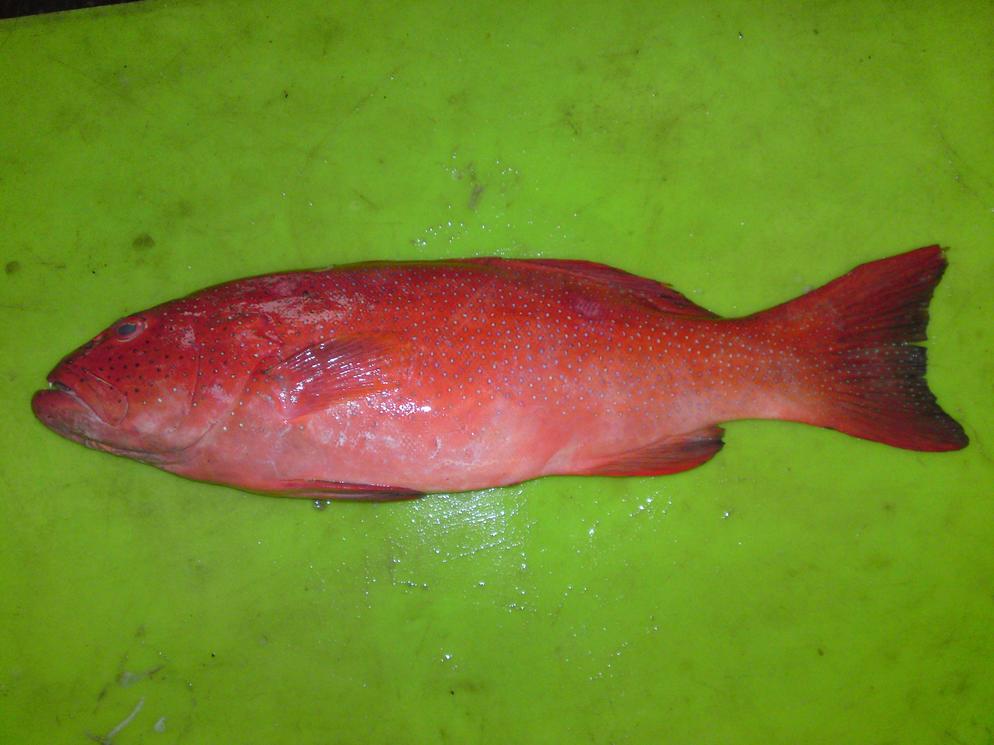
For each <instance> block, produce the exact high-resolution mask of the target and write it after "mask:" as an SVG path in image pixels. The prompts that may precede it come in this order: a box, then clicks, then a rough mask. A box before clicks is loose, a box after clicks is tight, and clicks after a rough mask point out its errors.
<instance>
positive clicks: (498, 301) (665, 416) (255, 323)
mask: <svg viewBox="0 0 994 745" xmlns="http://www.w3.org/2000/svg"><path fill="white" fill-rule="evenodd" d="M945 265H946V262H945V258H944V256H943V253H942V250H941V249H940V248H939V247H938V246H929V247H926V248H921V249H918V250H917V251H911V252H909V253H905V254H901V255H899V256H894V257H891V258H888V259H882V260H880V261H875V262H872V263H869V264H864V265H862V266H859V267H857V268H856V269H854V270H853V271H851V272H849V273H848V274H846V275H845V276H843V277H841V278H839V279H836V280H835V281H833V282H830V283H829V284H827V285H825V286H824V287H821V288H820V289H817V290H814V291H813V292H810V293H808V294H807V295H804V296H802V297H800V298H797V299H796V300H793V301H791V302H788V303H785V304H783V305H779V306H777V307H774V308H772V309H770V310H767V311H764V312H761V313H756V314H754V315H750V316H745V317H742V318H720V317H718V316H717V315H715V314H714V313H711V312H710V311H708V310H705V309H704V308H701V307H700V306H698V305H696V304H694V303H693V302H691V301H690V300H688V299H687V298H685V297H684V296H683V295H681V294H679V293H678V292H676V291H675V290H673V289H671V288H670V287H669V286H667V285H664V284H660V283H658V282H655V281H653V280H651V279H645V278H642V277H638V276H635V275H633V274H628V273H626V272H623V271H620V270H618V269H613V268H611V267H609V266H605V265H602V264H595V263H590V262H585V261H566V260H547V259H530V260H517V259H497V258H481V259H466V260H454V261H429V262H398V263H379V262H374V263H366V264H356V265H351V266H342V267H337V268H333V269H328V270H322V271H302V272H291V273H286V274H275V275H269V276H263V277H254V278H250V279H243V280H238V281H235V282H229V283H227V284H222V285H218V286H216V287H212V288H209V289H206V290H202V291H200V292H197V293H195V294H193V295H190V296H189V297H186V298H183V299H180V300H176V301H173V302H169V303H165V304H164V305H160V306H157V307H155V308H152V309H150V310H147V311H144V312H142V313H136V314H135V315H132V316H128V317H127V318H124V319H122V320H120V321H117V322H116V323H114V324H113V325H112V326H110V327H109V328H108V329H107V330H105V331H104V332H103V333H101V334H100V335H98V336H97V337H95V338H94V339H93V340H91V341H90V342H88V343H87V344H85V345H84V346H83V347H81V348H80V349H78V350H76V351H75V352H73V353H72V354H70V355H69V356H68V357H66V358H65V359H63V360H62V362H60V363H59V365H58V366H57V367H56V368H55V369H54V370H53V371H52V373H51V375H49V377H48V380H49V388H48V389H47V390H42V391H39V392H38V393H36V394H35V396H34V399H33V400H32V407H33V409H34V412H35V415H36V416H37V417H38V418H39V419H40V420H41V421H42V422H43V423H44V424H45V425H46V426H48V427H50V428H51V429H53V430H55V431H56V432H57V433H59V434H61V435H63V436H64V437H67V438H69V439H71V440H75V441H76V442H80V443H82V444H84V445H87V446H89V447H92V448H96V449H98V450H105V451H108V452H111V453H115V454H118V455H124V456H127V457H129V458H134V459H136V460H139V461H143V462H145V463H151V464H153V465H155V466H158V467H159V468H163V469H165V470H167V471H172V472H173V473H177V474H180V475H182V476H186V477H188V478H192V479H199V480H203V481H211V482H217V483H222V484H229V485H231V486H235V487H239V488H243V489H247V490H251V491H259V492H265V493H276V494H284V495H291V496H308V497H352V498H382V499H389V498H401V497H409V496H415V495H418V494H421V493H424V492H440V491H462V490H467V489H478V488H483V487H489V486H496V485H502V484H512V483H516V482H520V481H525V480H527V479H532V478H535V477H538V476H543V475H547V474H605V475H612V476H626V475H655V474H668V473H675V472H678V471H684V470H687V469H690V468H694V467H695V466H699V465H701V464H702V463H704V462H705V461H707V460H708V459H710V458H711V457H712V456H714V455H715V453H717V452H718V450H719V449H720V448H721V446H722V429H721V428H720V427H719V426H718V425H719V423H721V422H726V421H729V420H733V419H786V420H791V421H796V422H806V423H809V424H814V425H818V426H822V427H830V428H833V429H836V430H839V431H841V432H845V433H848V434H850V435H855V436H856V437H862V438H865V439H868V440H876V441H878V442H883V443H887V444H889V445H894V446H896V447H900V448H908V449H911V450H932V451H935V450H956V449H959V448H962V447H965V446H966V444H967V442H968V441H967V437H966V435H965V434H964V432H963V429H962V428H961V427H960V425H959V424H957V423H956V422H955V421H954V420H953V419H952V418H950V417H949V416H948V415H947V414H946V413H945V412H944V411H943V410H942V409H941V408H940V407H939V406H938V404H937V403H936V400H935V396H934V395H933V394H932V392H931V391H930V390H929V388H928V386H927V384H926V382H925V350H924V349H923V348H922V347H921V346H918V345H917V344H915V342H920V341H922V340H924V339H925V327H926V324H927V321H928V303H929V301H930V299H931V296H932V291H933V289H934V288H935V285H936V284H937V283H938V281H939V279H940V277H941V276H942V273H943V271H944V269H945Z"/></svg>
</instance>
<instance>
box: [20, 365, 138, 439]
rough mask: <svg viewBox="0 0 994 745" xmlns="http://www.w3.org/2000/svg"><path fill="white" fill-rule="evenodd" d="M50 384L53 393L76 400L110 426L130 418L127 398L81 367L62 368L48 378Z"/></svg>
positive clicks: (55, 370)
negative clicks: (127, 417)
mask: <svg viewBox="0 0 994 745" xmlns="http://www.w3.org/2000/svg"><path fill="white" fill-rule="evenodd" d="M48 385H49V390H50V391H53V392H55V393H57V394H59V395H61V396H64V397H68V398H69V399H71V400H73V401H75V402H76V403H77V404H78V405H80V406H82V407H84V408H85V409H87V410H89V412H90V413H91V414H92V415H93V416H95V417H96V418H97V419H99V420H100V421H101V422H103V423H104V424H105V425H107V426H109V427H116V426H118V425H119V424H120V423H121V422H122V421H124V417H126V416H127V415H128V397H127V396H125V395H124V394H123V393H121V391H119V390H118V389H117V388H115V387H114V386H113V385H111V384H110V383H108V382H107V381H106V380H104V379H103V378H101V377H100V376H98V375H94V374H93V373H92V372H90V371H89V370H86V369H84V368H82V367H79V366H77V365H73V364H68V363H63V364H61V365H59V366H58V367H57V368H55V369H54V370H53V371H52V372H51V374H50V375H49V376H48ZM39 393H44V391H39Z"/></svg>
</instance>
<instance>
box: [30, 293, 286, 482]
mask: <svg viewBox="0 0 994 745" xmlns="http://www.w3.org/2000/svg"><path fill="white" fill-rule="evenodd" d="M200 305H202V304H200ZM258 326H259V324H258V318H257V317H252V318H248V319H246V318H244V317H242V316H239V315H237V314H236V315H235V316H231V315H228V316H223V317H218V316H217V315H216V314H210V313H206V312H204V311H203V310H202V309H198V307H197V306H195V305H191V303H189V302H185V301H177V302H176V303H167V304H166V305H164V306H159V307H158V308H152V309H150V310H148V311H144V312H141V313H137V314H134V315H130V316H127V317H125V318H122V319H120V320H118V321H116V322H115V323H113V324H111V325H110V326H109V327H108V328H106V329H105V330H104V331H102V332H101V333H100V334H98V335H97V336H95V337H94V338H93V339H91V340H90V341H88V342H87V343H86V344H84V345H83V346H81V347H79V348H78V349H76V350H75V351H73V352H72V353H70V354H69V355H67V356H66V357H64V358H63V359H62V361H61V362H59V364H58V365H56V367H55V369H53V370H52V372H51V373H50V374H49V375H48V384H49V385H48V388H47V389H45V390H40V391H38V392H36V393H35V395H34V397H33V398H32V401H31V408H32V409H33V411H34V413H35V416H36V417H37V418H38V419H39V420H40V421H41V422H42V423H43V424H44V425H45V426H47V427H48V428H49V429H51V430H53V431H55V432H56V433H58V434H60V435H62V436H63V437H66V438H68V439H70V440H73V441H75V442H79V443H81V444H83V445H86V446H87V447H91V448H94V449H97V450H104V451H107V452H111V453H115V454H117V455H124V456H127V457H130V458H134V459H136V460H140V461H143V462H147V463H154V464H157V465H168V464H169V463H175V462H177V461H179V460H181V458H182V454H183V453H184V452H185V451H187V450H188V449H189V448H191V446H193V445H194V444H196V443H197V442H199V441H200V440H201V439H202V438H203V437H204V435H205V434H206V433H207V432H208V431H209V430H210V429H211V427H213V426H214V425H215V424H217V423H218V421H219V420H220V419H221V418H222V416H223V415H224V414H226V413H230V411H231V407H232V406H233V405H234V403H235V401H234V400H235V399H236V398H237V397H238V395H239V393H240V391H241V390H242V389H243V388H244V387H245V385H246V382H247V380H248V378H249V376H250V375H251V372H252V370H253V368H254V366H255V365H256V364H257V363H258V361H259V359H260V358H261V357H262V353H263V352H265V351H266V349H268V348H269V347H271V346H272V342H271V341H269V340H268V339H267V338H266V337H265V335H264V334H262V335H260V334H258V333H257V332H258Z"/></svg>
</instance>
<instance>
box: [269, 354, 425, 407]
mask: <svg viewBox="0 0 994 745" xmlns="http://www.w3.org/2000/svg"><path fill="white" fill-rule="evenodd" d="M405 360H406V354H405V353H404V347H403V345H402V344H401V343H399V342H398V341H397V340H396V339H395V338H394V337H391V336H387V335H382V336H376V335H373V336H361V337H358V336H355V337H344V338H338V339H333V340H330V341H325V342H320V343H318V344H313V345H311V346H309V347H307V348H306V349H303V350H301V351H300V352H297V353H296V354H295V355H293V356H292V357H289V358H288V359H285V360H283V361H282V362H280V363H278V364H276V365H273V366H272V367H271V368H269V369H268V370H266V372H265V373H264V375H265V376H266V378H267V379H268V380H269V382H270V383H271V385H272V386H273V388H275V393H276V397H277V398H278V399H279V401H280V403H281V404H282V406H283V410H284V412H285V413H286V416H287V418H288V419H297V418H299V417H302V416H307V415H309V414H313V413H314V412H316V411H320V410H322V409H326V408H327V407H328V406H330V405H332V404H334V403H337V402H339V401H343V400H346V399H349V398H357V397H361V396H365V395H368V394H369V393H373V392H375V391H379V390H388V389H390V388H393V387H395V386H396V385H398V383H399V382H400V381H402V380H403V379H404V370H405V368H406V362H405Z"/></svg>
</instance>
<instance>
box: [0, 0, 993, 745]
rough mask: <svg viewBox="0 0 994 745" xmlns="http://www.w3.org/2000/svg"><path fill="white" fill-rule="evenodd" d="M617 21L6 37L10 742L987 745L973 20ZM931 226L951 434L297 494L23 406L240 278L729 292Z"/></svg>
mask: <svg viewBox="0 0 994 745" xmlns="http://www.w3.org/2000/svg"><path fill="white" fill-rule="evenodd" d="M621 5H622V7H619V8H610V9H609V8H608V7H607V4H606V3H579V4H569V5H563V4H562V3H558V2H542V3H527V4H525V3H520V4H503V3H494V4H485V5H476V6H474V5H467V4H463V3H455V2H453V3H445V2H437V3H431V4H418V5H414V4H407V3H400V4H396V5H384V4H376V5H373V6H371V5H367V4H355V6H354V7H353V8H352V9H351V10H350V9H342V8H334V7H332V6H330V5H329V4H326V3H322V2H312V3H297V4H294V5H293V6H292V7H291V8H289V9H288V10H285V11H278V10H277V5H276V4H272V3H265V2H249V3H245V2H210V3H208V2H149V3H147V4H141V5H134V6H121V7H115V8H111V9H103V10H95V11H84V12H78V13H71V14H61V15H56V16H49V17H43V18H32V19H24V20H19V21H6V22H3V23H0V62H2V65H0V253H2V256H0V259H2V263H3V264H4V265H5V266H6V273H5V274H4V276H2V277H0V288H2V289H0V293H2V295H0V339H2V341H0V344H2V356H0V400H2V406H3V412H4V424H3V427H2V429H0V448H2V450H0V457H2V470H0V478H2V487H3V497H2V499H0V526H2V535H3V539H2V541H3V542H2V550H0V597H2V599H3V604H2V614H0V742H3V743H55V742H89V741H90V740H87V739H86V735H87V733H90V734H92V735H94V736H101V735H107V734H108V733H109V732H111V731H112V730H113V729H114V728H115V727H116V726H117V725H118V724H119V723H121V722H122V720H124V719H125V717H126V716H127V715H128V714H129V713H130V712H132V710H133V709H134V708H135V707H136V705H137V704H138V703H139V702H140V701H141V702H143V706H142V708H141V710H140V711H139V712H138V713H137V714H136V715H135V716H134V718H133V719H132V720H131V721H130V722H129V723H128V724H127V725H126V726H125V727H123V728H121V729H119V731H118V732H117V733H116V734H115V736H114V737H113V742H114V743H116V744H117V745H129V744H130V743H180V742H185V743H235V742H237V743H274V742H292V743H390V744H395V743H470V742H473V743H476V742H479V743H501V744H503V743H550V742H563V743H579V742H591V743H605V744H606V743H665V744H667V745H668V744H670V743H675V744H680V745H683V744H690V743H693V744H695V745H697V744H699V743H722V744H724V743H728V744H731V745H738V744H742V745H745V744H752V743H764V744H774V743H775V744H779V743H784V744H792V743H807V744H818V743H825V744H826V745H828V744H832V745H836V744H838V743H859V744H863V743H867V744H871V745H884V744H886V743H895V744H896V743H900V744H901V745H914V744H917V743H929V744H931V743H940V744H941V743H953V744H958V745H990V743H992V742H994V676H992V674H991V660H992V656H994V635H992V628H994V549H992V546H994V519H992V514H994V510H992V504H994V487H992V485H994V465H992V455H994V454H992V447H994V443H992V435H994V429H992V423H991V413H992V384H991V381H992V380H994V361H992V359H994V354H992V346H994V345H992V338H994V329H992V323H991V318H992V316H994V300H992V297H994V296H992V293H991V288H992V286H994V237H992V236H994V179H992V175H991V174H992V173H994V147H992V122H994V83H992V81H994V11H992V6H991V5H990V4H989V3H981V2H975V3H965V2H963V3H940V4H934V3H925V2H918V3H899V4H895V3H882V2H870V3H864V2H859V3H857V2H851V3H846V2H842V3H831V4H816V5H811V6H809V7H808V9H807V10H801V9H800V8H799V7H798V8H795V7H794V6H795V4H793V3H785V4H783V5H782V6H780V7H779V8H778V7H777V6H776V5H772V4H759V3H748V2H743V3H721V4H720V5H716V6H714V7H711V8H709V7H708V5H707V4H704V3H700V2H684V3H649V4H645V5H642V6H636V5H625V4H621ZM718 8H720V10H719V9H718ZM931 242H941V243H943V244H944V245H948V246H950V247H951V250H950V252H949V259H950V263H951V267H950V270H949V272H948V273H947V275H946V278H945V279H944V280H943V283H942V285H941V286H940V288H939V290H938V292H937V293H936V296H935V300H934V302H933V313H932V324H931V326H930V337H931V341H930V349H931V352H930V356H931V359H930V373H929V379H930V381H931V383H932V386H933V388H934V389H935V390H936V392H937V394H938V395H939V398H940V401H941V402H942V403H943V404H944V405H945V406H946V408H947V409H948V410H949V411H950V413H952V414H953V415H954V416H955V417H957V418H958V419H960V420H961V421H962V422H963V424H964V426H965V427H966V430H967V432H968V433H969V435H970V437H971V438H972V444H971V446H970V447H969V449H967V450H965V451H963V452H960V453H953V454H939V455H926V454H918V453H911V452H904V451H899V450H896V449H891V448H887V447H884V446H881V445H876V444H873V443H867V442H863V441H859V440H855V439H850V438H847V437H844V436H842V435H839V434H836V433H832V432H828V431H824V430H817V429H815V428H810V427H803V426H800V425H790V424H784V423H777V422H741V423H735V424H732V425H731V426H729V427H728V436H727V438H726V439H727V446H726V448H725V450H724V451H723V452H722V453H721V454H720V456H719V457H718V458H716V459H715V460H714V461H713V462H711V463H709V464H707V465H706V466H705V467H703V468H701V469H698V470H696V471H692V472H689V473H685V474H681V475H678V476H672V477H666V478H656V479H646V478H642V479H617V480H610V479H596V478H587V479H582V478H549V479H544V480H542V481H540V482H533V483H529V484H525V485H522V486H518V487H514V488H505V489H495V490H487V491H482V492H476V493H471V494H461V495H453V496H432V497H429V498H426V499H423V500H421V501H416V502H410V503H398V504H357V505H355V504H335V505H331V506H329V507H328V508H327V509H325V510H323V511H317V510H315V509H314V508H313V507H312V506H311V504H310V503H308V502H300V501H291V500H280V499H275V498H265V497H258V496H251V495H247V494H243V493H240V492H237V491H233V490H229V489H225V488H220V487H214V486H207V485H202V484H196V483H191V482H187V481H183V480H181V479H179V478H176V477H173V476H169V475H167V474H163V473H159V472H157V471H155V470H154V469H151V468H149V467H146V466H142V465H139V464H136V463H132V462H129V461H126V460H123V459H117V458H114V457H111V456H108V455H104V454H100V453H96V452H92V451H88V450H85V449H83V448H81V447H79V446H77V445H74V444H72V443H70V442H68V441H64V440H61V439H59V438H58V437H56V436H55V435H53V434H52V433H50V432H48V431H46V430H45V429H44V428H43V427H42V426H41V425H40V424H38V423H36V422H35V421H34V420H33V418H32V416H31V412H30V410H29V407H28V401H29V398H30V395H31V393H32V391H33V390H34V389H35V388H37V387H40V386H41V385H42V384H43V380H44V376H45V374H46V373H47V372H48V370H49V369H50V368H51V367H52V366H53V365H54V363H55V362H56V361H57V360H58V358H59V357H60V356H61V355H62V354H64V353H65V352H67V351H69V350H70V349H71V348H73V347H74V346H76V345H77V344H79V343H80V342H82V341H83V340H84V339H86V338H88V337H89V336H91V335H92V334H94V333H95V332H97V331H98V330H100V329H101V328H102V327H103V326H105V325H106V324H107V323H109V322H110V321H112V320H113V319H114V318H116V317H118V316H120V315H122V314H124V313H126V312H128V311H133V310H136V309H141V308H144V307H147V306H149V305H152V304H154V303H158V302H161V301H164V300H168V299H170V298H172V297H175V296H178V295H182V294H185V293H187V292H190V291H192V290H195V289H198V288H200V287H202V286H205V285H208V284H211V283H214V282H217V281H220V280H224V279H230V278H233V277H237V276H243V275H248V274H253V273H260V272H267V271H273V270H279V269H288V268H303V267H310V266H319V265H325V264H330V263H341V262H348V261H354V260H361V259H371V258H382V259H389V258H416V257H426V258H427V257H441V256H458V255H475V254H488V253H499V254H504V255H511V256H556V257H574V258H585V259H593V260H600V261H608V262H610V263H613V264H616V265H618V266H621V267H624V268H627V269H631V270H635V271H639V272H641V273H643V274H647V275H649V276H653V277H656V278H659V279H664V280H667V281H669V282H672V283H673V284H674V285H675V286H676V287H678V288H680V289H682V290H684V291H685V292H687V293H688V294H689V295H690V297H691V298H693V299H694V300H696V301H697V302H700V303H702V304H704V305H705V306H707V307H710V308H713V309H714V310H716V311H719V312H722V313H728V314H734V313H738V312H741V313H745V312H751V311H754V310H757V309H759V308H762V307H765V306H767V305H770V304H773V303H776V302H780V301H783V300H786V299H788V298H791V297H793V296H795V295H798V294H800V293H802V292H803V291H804V290H805V289H807V288H809V287H810V286H812V285H815V284H818V283H820V282H823V281H826V280H828V279H830V278H832V277H834V276H836V275H838V274H840V273H841V272H843V271H845V270H847V269H849V268H850V267H851V266H853V265H855V264H856V263H859V262H861V261H865V260H869V259H873V258H878V257H882V256H885V255H888V254H892V253H896V252H898V251H902V250H906V249H910V248H914V247H917V246H919V245H924V244H927V243H931ZM157 724H158V729H162V730H163V731H161V732H159V731H157V729H156V725H157Z"/></svg>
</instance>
